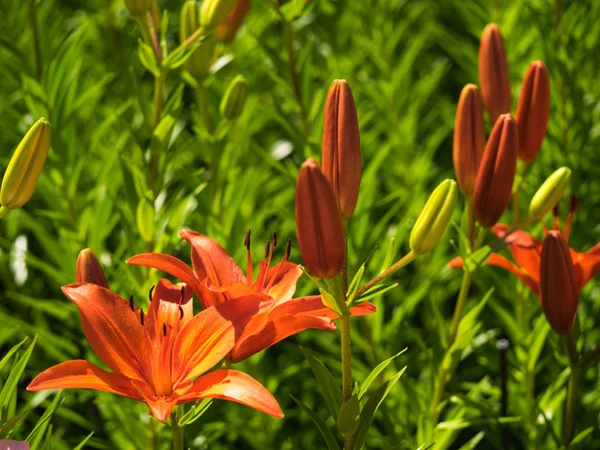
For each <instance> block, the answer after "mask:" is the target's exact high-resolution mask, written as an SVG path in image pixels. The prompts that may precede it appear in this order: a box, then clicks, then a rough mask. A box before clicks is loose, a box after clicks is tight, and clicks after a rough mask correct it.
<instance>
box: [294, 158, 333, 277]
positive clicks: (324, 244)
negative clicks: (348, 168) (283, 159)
mask: <svg viewBox="0 0 600 450" xmlns="http://www.w3.org/2000/svg"><path fill="white" fill-rule="evenodd" d="M296 232H297V234H298V244H299V246H300V253H301V254H302V259H303V260H304V264H305V265H306V268H307V269H308V271H309V272H310V273H311V274H312V275H313V276H315V277H317V278H321V279H327V278H333V277H336V276H337V275H338V274H339V273H340V271H341V270H342V265H343V263H344V253H345V242H344V229H343V226H342V219H341V217H340V213H339V208H338V204H337V201H336V199H335V196H334V195H333V190H332V189H331V185H330V184H329V181H327V178H325V175H323V172H321V169H320V168H319V164H318V163H317V161H315V160H314V159H312V158H310V159H307V160H306V161H305V162H304V164H302V167H301V168H300V173H299V174H298V183H297V184H296Z"/></svg>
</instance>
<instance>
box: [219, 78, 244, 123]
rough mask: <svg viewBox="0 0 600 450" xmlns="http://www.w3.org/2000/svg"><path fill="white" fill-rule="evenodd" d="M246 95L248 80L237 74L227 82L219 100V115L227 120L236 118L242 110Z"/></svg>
mask: <svg viewBox="0 0 600 450" xmlns="http://www.w3.org/2000/svg"><path fill="white" fill-rule="evenodd" d="M247 97H248V82H247V81H246V79H245V78H244V77H243V76H242V75H238V76H236V77H235V78H234V79H233V81H232V82H231V83H230V84H229V86H228V87H227V90H226V91H225V95H224V96H223V99H222V100H221V108H220V109H221V115H222V116H223V117H225V118H227V119H229V120H233V119H236V118H238V117H239V116H240V115H241V114H242V111H243V110H244V104H245V103H246V98H247Z"/></svg>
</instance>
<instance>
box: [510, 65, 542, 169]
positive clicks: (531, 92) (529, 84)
mask: <svg viewBox="0 0 600 450" xmlns="http://www.w3.org/2000/svg"><path fill="white" fill-rule="evenodd" d="M549 116H550V75H549V74H548V69H547V68H546V66H545V65H544V63H543V62H542V61H535V62H532V63H531V65H530V66H529V69H528V70H527V73H526V74H525V79H524V80H523V86H522V87H521V96H520V97H519V103H518V104H517V117H516V119H517V125H518V126H519V157H520V158H521V159H522V160H523V161H525V162H528V163H529V162H531V161H533V158H535V155H537V153H538V152H539V150H540V147H541V146H542V141H543V140H544V136H545V135H546V128H547V127H548V117H549Z"/></svg>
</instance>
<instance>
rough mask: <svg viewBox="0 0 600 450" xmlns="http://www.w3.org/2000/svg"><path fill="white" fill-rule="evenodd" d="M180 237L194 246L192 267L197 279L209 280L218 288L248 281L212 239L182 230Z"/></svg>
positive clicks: (231, 259)
mask: <svg viewBox="0 0 600 450" xmlns="http://www.w3.org/2000/svg"><path fill="white" fill-rule="evenodd" d="M179 235H180V236H181V237H182V238H183V239H185V240H186V241H188V242H189V243H190V244H191V245H192V265H193V266H194V272H195V273H196V278H198V279H199V280H203V279H204V278H208V279H209V280H210V281H211V282H212V283H213V284H215V285H217V286H227V285H229V284H234V283H243V282H244V281H245V280H246V277H245V276H244V273H243V272H242V269H240V268H239V266H238V265H237V264H236V262H235V261H234V260H233V258H232V257H231V256H229V254H228V253H227V252H226V251H225V249H224V248H223V247H221V246H220V245H219V244H217V243H216V242H215V241H213V240H212V239H211V238H209V237H208V236H205V235H203V234H200V233H198V232H196V231H191V230H181V232H180V233H179Z"/></svg>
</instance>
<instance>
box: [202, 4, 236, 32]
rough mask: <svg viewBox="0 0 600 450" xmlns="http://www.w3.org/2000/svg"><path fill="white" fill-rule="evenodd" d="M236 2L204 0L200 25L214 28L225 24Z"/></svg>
mask: <svg viewBox="0 0 600 450" xmlns="http://www.w3.org/2000/svg"><path fill="white" fill-rule="evenodd" d="M235 2H236V0H204V1H203V2H202V6H201V8H200V24H201V25H202V26H203V27H206V28H214V27H216V26H218V25H221V24H222V23H223V22H225V19H226V18H227V16H228V15H229V13H230V12H231V10H232V9H233V7H234V6H235Z"/></svg>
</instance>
